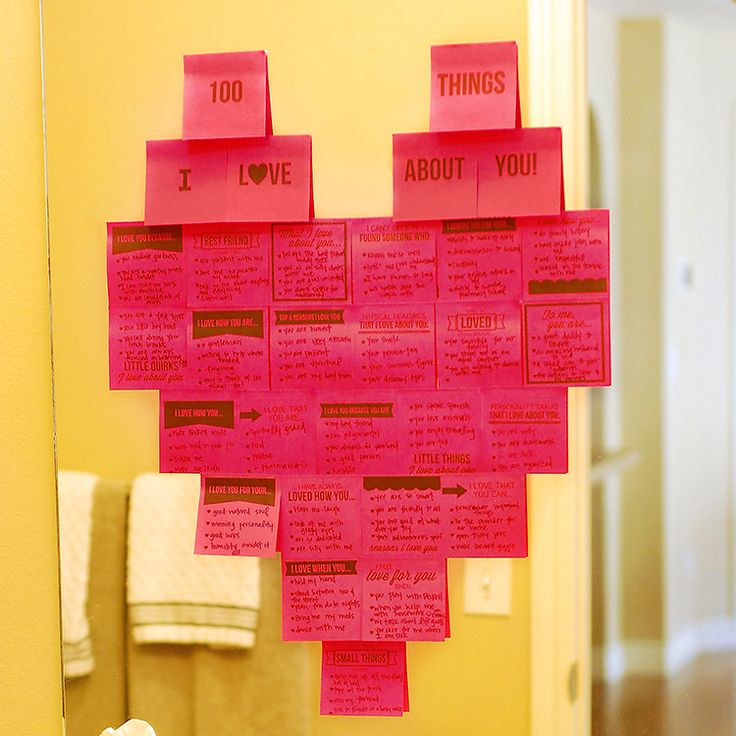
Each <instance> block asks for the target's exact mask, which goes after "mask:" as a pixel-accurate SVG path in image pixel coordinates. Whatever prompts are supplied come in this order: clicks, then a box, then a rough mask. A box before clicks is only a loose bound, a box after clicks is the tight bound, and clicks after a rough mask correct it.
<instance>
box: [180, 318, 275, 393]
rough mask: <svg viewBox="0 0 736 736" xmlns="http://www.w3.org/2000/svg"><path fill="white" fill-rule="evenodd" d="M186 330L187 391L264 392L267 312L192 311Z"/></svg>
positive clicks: (267, 356) (266, 364) (266, 356)
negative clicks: (188, 389) (258, 390)
mask: <svg viewBox="0 0 736 736" xmlns="http://www.w3.org/2000/svg"><path fill="white" fill-rule="evenodd" d="M189 320H190V322H189V326H188V329H187V366H188V370H187V376H188V386H189V388H195V389H207V390H209V389H211V390H215V391H218V390H228V389H229V390H231V391H241V390H242V391H245V390H249V389H267V388H268V386H269V371H268V360H269V351H268V308H267V307H266V308H261V309H215V310H212V309H208V310H203V309H194V310H191V311H190V312H189Z"/></svg>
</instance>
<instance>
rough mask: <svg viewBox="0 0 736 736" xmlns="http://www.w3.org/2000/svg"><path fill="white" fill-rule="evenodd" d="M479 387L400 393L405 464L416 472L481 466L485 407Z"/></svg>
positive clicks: (469, 470)
mask: <svg viewBox="0 0 736 736" xmlns="http://www.w3.org/2000/svg"><path fill="white" fill-rule="evenodd" d="M478 399H479V395H478V393H477V392H476V391H454V390H453V391H450V390H448V391H412V392H409V391H407V392H405V393H404V394H403V395H402V397H401V407H402V413H403V416H404V420H405V427H406V434H405V445H404V446H405V447H406V454H407V458H406V467H407V470H408V472H410V473H411V474H413V475H414V474H416V475H437V474H440V473H473V472H477V471H479V470H481V469H482V467H483V462H484V447H483V441H482V424H483V411H482V406H481V402H480V401H479V400H478Z"/></svg>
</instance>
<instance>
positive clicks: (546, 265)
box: [518, 210, 610, 301]
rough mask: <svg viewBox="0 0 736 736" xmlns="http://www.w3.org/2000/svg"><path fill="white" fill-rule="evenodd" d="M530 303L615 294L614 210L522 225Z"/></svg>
mask: <svg viewBox="0 0 736 736" xmlns="http://www.w3.org/2000/svg"><path fill="white" fill-rule="evenodd" d="M518 224H519V230H520V232H521V236H522V241H523V245H524V247H523V253H524V296H525V298H526V299H538V300H541V301H549V300H550V299H560V300H563V301H570V300H583V301H585V300H589V299H590V297H591V296H602V295H607V294H608V293H609V279H610V268H609V252H608V251H609V225H608V210H577V211H567V212H564V213H563V214H561V215H559V216H557V217H529V218H524V219H521V220H519V221H518Z"/></svg>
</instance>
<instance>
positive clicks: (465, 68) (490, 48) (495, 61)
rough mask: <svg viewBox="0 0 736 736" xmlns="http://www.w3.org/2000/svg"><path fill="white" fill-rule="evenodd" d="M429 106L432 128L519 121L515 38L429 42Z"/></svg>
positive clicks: (505, 125) (466, 127)
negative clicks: (443, 42) (465, 41)
mask: <svg viewBox="0 0 736 736" xmlns="http://www.w3.org/2000/svg"><path fill="white" fill-rule="evenodd" d="M429 109H430V123H429V125H430V130H433V131H440V130H480V129H489V128H515V127H518V126H520V125H521V120H520V115H519V73H518V51H517V47H516V43H515V42H513V41H508V42H500V43H467V44H450V45H445V46H432V82H431V92H430V108H429Z"/></svg>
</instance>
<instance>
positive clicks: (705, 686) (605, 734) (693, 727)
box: [592, 652, 736, 736]
mask: <svg viewBox="0 0 736 736" xmlns="http://www.w3.org/2000/svg"><path fill="white" fill-rule="evenodd" d="M735 735H736V653H734V652H730V653H727V654H713V655H707V656H704V657H700V658H699V659H697V660H696V661H695V662H693V663H692V664H691V665H689V666H688V667H686V668H685V669H683V670H682V672H680V673H678V674H677V675H676V676H675V677H673V678H671V679H669V680H666V679H664V678H661V677H645V676H637V677H627V678H626V679H624V680H622V681H621V682H620V683H618V684H615V685H603V684H601V683H594V685H593V728H592V736H735Z"/></svg>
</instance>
